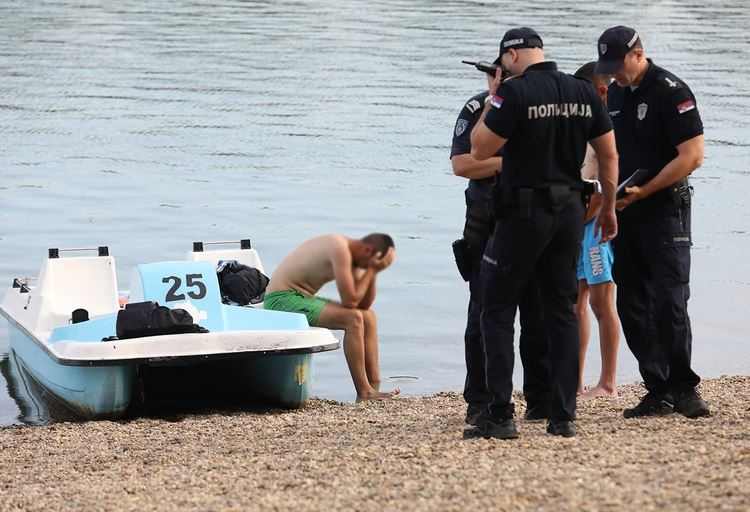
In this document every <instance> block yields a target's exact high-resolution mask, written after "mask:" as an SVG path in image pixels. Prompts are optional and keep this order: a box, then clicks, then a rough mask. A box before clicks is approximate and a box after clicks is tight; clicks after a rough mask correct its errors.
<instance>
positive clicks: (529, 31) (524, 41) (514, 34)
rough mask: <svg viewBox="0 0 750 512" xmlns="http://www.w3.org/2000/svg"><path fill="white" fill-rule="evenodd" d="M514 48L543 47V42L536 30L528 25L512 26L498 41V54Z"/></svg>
mask: <svg viewBox="0 0 750 512" xmlns="http://www.w3.org/2000/svg"><path fill="white" fill-rule="evenodd" d="M512 48H515V49H516V50H518V49H519V48H544V43H543V42H542V38H541V37H540V36H539V34H537V33H536V30H534V29H533V28H529V27H519V28H512V29H510V30H508V31H507V32H506V33H505V35H504V36H503V39H502V40H501V41H500V55H499V56H498V58H499V57H502V56H503V53H505V52H507V51H508V50H510V49H512Z"/></svg>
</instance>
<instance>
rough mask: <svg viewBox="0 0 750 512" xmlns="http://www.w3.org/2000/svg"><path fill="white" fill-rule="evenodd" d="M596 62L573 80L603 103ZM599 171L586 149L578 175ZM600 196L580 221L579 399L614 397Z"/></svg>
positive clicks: (613, 342)
mask: <svg viewBox="0 0 750 512" xmlns="http://www.w3.org/2000/svg"><path fill="white" fill-rule="evenodd" d="M595 66H596V62H589V63H588V64H585V65H584V66H582V67H581V68H580V69H579V70H578V71H576V73H575V76H577V77H579V78H585V79H587V80H589V81H591V83H592V84H593V85H594V88H595V89H596V91H597V93H598V94H599V97H601V99H602V101H603V102H604V103H605V104H606V103H607V86H608V85H609V77H607V76H603V75H597V74H595V73H594V67H595ZM598 174H599V169H598V165H597V161H596V153H594V150H593V148H592V147H591V146H590V145H589V147H588V148H587V149H586V157H585V159H584V161H583V168H582V169H581V175H582V177H583V179H586V180H591V179H596V178H598ZM601 200H602V196H601V194H598V193H596V194H593V195H592V196H591V201H590V203H589V206H588V209H587V210H586V217H585V218H584V235H583V241H582V243H581V254H580V256H579V258H578V302H577V303H576V316H577V317H578V335H579V338H580V342H581V343H580V348H579V354H578V360H579V367H578V368H579V370H578V371H579V375H578V393H579V394H582V395H583V398H594V397H600V396H608V397H616V396H617V385H616V382H615V380H616V374H617V348H618V345H619V343H620V319H619V318H618V316H617V308H616V307H615V283H614V281H613V279H612V260H613V254H612V247H611V245H610V242H604V243H602V242H601V240H600V239H599V237H598V236H597V235H596V233H595V229H594V220H595V218H596V216H597V215H598V214H599V209H600V208H601ZM589 305H591V309H592V310H593V311H594V316H595V317H596V320H597V323H598V324H599V346H600V350H601V359H602V368H601V373H600V376H599V382H598V383H597V384H596V386H594V387H593V388H590V389H585V388H584V386H583V364H584V361H585V359H586V349H587V348H588V344H589V336H590V334H591V324H590V321H589V312H588V308H589Z"/></svg>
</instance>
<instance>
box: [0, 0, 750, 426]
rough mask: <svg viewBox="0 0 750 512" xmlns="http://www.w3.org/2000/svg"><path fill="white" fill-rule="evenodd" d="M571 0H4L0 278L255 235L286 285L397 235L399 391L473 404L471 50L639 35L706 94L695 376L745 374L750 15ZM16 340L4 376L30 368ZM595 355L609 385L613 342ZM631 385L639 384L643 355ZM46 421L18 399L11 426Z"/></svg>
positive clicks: (394, 297)
mask: <svg viewBox="0 0 750 512" xmlns="http://www.w3.org/2000/svg"><path fill="white" fill-rule="evenodd" d="M569 4H572V2H571V3H568V2H533V3H531V4H526V5H523V4H519V3H518V2H505V1H502V2H456V1H445V2H437V1H417V0H408V1H395V0H394V1H383V0H374V1H370V2H364V1H361V2H360V1H357V2H345V1H341V2H339V1H335V2H334V1H331V0H320V1H309V2H289V1H274V2H263V1H248V2H239V1H234V2H232V1H212V2H208V1H184V2H171V1H170V2H167V1H163V0H152V1H127V0H125V1H121V2H108V1H103V0H100V1H75V2H74V1H71V0H58V1H26V0H23V1H20V0H18V1H12V0H6V1H4V2H2V3H1V4H0V19H2V23H0V74H1V76H2V81H0V283H7V284H10V282H11V278H12V277H15V276H28V275H36V273H37V272H38V269H39V266H40V264H41V262H42V260H43V258H44V257H45V255H46V250H47V248H48V247H78V246H96V245H105V244H106V245H109V247H110V250H111V252H112V254H113V255H114V256H115V257H116V259H117V267H118V273H119V275H120V276H124V277H127V276H128V275H129V271H130V269H131V268H132V266H133V265H135V264H136V263H142V262H149V261H158V260H165V259H176V258H181V257H183V256H184V255H185V253H186V252H187V251H188V250H189V249H190V247H191V242H192V241H193V240H225V239H239V238H243V237H250V238H251V239H252V240H253V242H254V245H255V246H256V247H257V248H258V250H259V251H260V254H261V256H262V258H263V259H264V262H265V264H266V267H267V270H269V271H272V270H273V269H274V267H275V266H276V264H277V263H278V262H279V261H280V259H281V258H282V257H283V256H284V255H285V254H286V253H287V252H288V251H290V250H291V249H292V248H294V247H295V246H296V245H297V244H299V243H300V242H301V241H303V240H304V239H306V238H308V237H311V236H313V235H317V234H320V233H326V232H341V233H345V234H350V235H352V236H360V235H363V234H366V233H368V232H371V231H374V230H377V231H385V232H389V233H391V234H393V236H394V238H395V240H396V245H397V248H398V261H397V264H396V265H395V266H394V267H393V268H392V269H389V270H388V271H387V272H385V273H384V274H382V275H381V279H380V281H379V298H378V302H377V311H378V314H379V318H380V334H381V364H382V372H383V375H384V376H386V377H388V376H399V375H408V376H415V377H418V379H416V380H413V379H410V380H405V379H394V380H401V381H402V382H400V383H399V385H400V386H401V388H402V391H403V392H404V393H405V394H427V393H433V392H436V391H439V390H459V389H461V387H462V383H463V377H464V371H465V370H464V363H463V328H464V321H465V314H464V312H465V308H466V302H467V289H466V286H465V285H464V283H463V282H462V281H461V280H460V278H459V277H458V273H457V271H456V269H455V266H454V263H453V259H452V253H451V250H450V244H451V242H452V241H453V240H454V239H456V238H458V237H459V236H460V233H461V229H462V225H463V189H464V187H465V182H464V181H463V180H462V179H460V178H457V177H454V176H453V175H452V174H451V171H450V166H449V160H448V156H449V145H450V141H451V132H452V129H453V125H454V122H455V119H456V115H457V113H458V111H459V109H460V108H461V107H462V105H463V102H464V101H465V100H466V99H467V98H469V97H470V96H471V95H473V94H475V93H476V92H478V91H480V90H481V89H482V88H483V87H484V86H485V85H486V82H485V79H484V75H482V74H480V73H478V72H476V71H475V70H473V68H470V67H468V66H465V65H463V64H461V59H483V60H492V59H494V57H495V56H496V53H497V44H498V41H499V39H500V37H501V36H502V33H503V32H504V31H505V30H506V29H507V28H509V27H511V26H519V25H529V26H532V27H534V28H536V29H537V30H538V31H539V33H540V34H541V35H542V37H543V38H544V42H545V46H546V51H547V57H548V58H549V59H551V60H556V61H557V62H558V64H559V65H560V66H561V68H562V69H563V70H568V71H570V72H573V71H574V70H575V69H576V68H577V67H578V66H579V65H580V64H582V63H584V62H586V61H588V60H591V59H592V58H594V57H595V54H596V50H595V48H596V46H595V45H596V39H597V37H598V36H599V34H600V33H601V31H602V30H603V29H604V28H606V27H608V26H611V25H615V24H620V23H622V24H627V25H632V26H635V27H636V28H638V29H639V31H640V33H641V35H642V38H643V41H644V44H645V46H646V49H647V52H648V54H649V55H650V56H651V57H652V58H653V59H654V60H655V62H657V63H658V64H660V65H663V66H665V67H666V68H668V69H670V70H671V71H673V72H674V73H676V74H677V75H678V76H680V77H681V78H683V79H684V80H686V81H687V82H688V83H689V84H690V85H691V87H692V88H693V91H694V92H695V94H696V96H697V98H698V101H699V107H700V110H701V114H702V116H703V120H704V123H705V130H706V142H707V147H706V160H705V164H704V165H703V167H702V168H701V169H700V170H699V171H697V173H696V175H695V177H694V180H693V184H694V186H695V191H696V193H695V209H694V221H693V222H694V238H695V247H694V251H693V272H692V283H693V284H692V293H693V298H692V300H691V303H690V311H691V314H692V319H693V326H694V337H695V343H694V362H695V367H696V368H697V369H698V371H699V372H700V373H701V374H702V375H704V376H706V377H710V376H717V375H720V374H738V373H745V374H746V373H748V372H750V348H748V345H747V343H746V335H745V332H746V327H745V322H744V321H743V320H744V319H745V318H746V316H747V310H748V306H749V305H750V265H748V263H747V254H748V252H750V227H749V226H750V208H749V207H750V200H749V199H748V198H749V197H750V195H749V194H748V192H747V191H748V188H750V170H749V169H748V147H749V146H750V133H749V132H748V128H747V120H748V119H750V80H749V79H750V76H748V72H747V47H748V43H750V38H749V37H748V35H747V27H748V25H750V10H749V9H748V8H747V4H746V2H745V1H744V0H727V1H712V2H698V1H658V2H640V1H624V2H619V3H618V5H617V12H612V11H611V10H610V8H609V6H610V2H584V3H581V4H580V5H579V6H575V7H571V6H569ZM121 284H122V286H126V285H127V283H126V279H124V278H121ZM326 291H327V292H328V293H329V294H331V295H335V290H334V289H333V288H328V289H326ZM7 328H8V326H7V325H6V324H5V323H4V322H2V321H0V358H2V359H3V362H2V370H3V372H2V376H0V380H3V379H5V377H6V375H8V372H9V371H12V370H13V367H12V364H11V363H12V361H9V360H8V354H9V348H8V341H7V340H8V337H7ZM590 356H591V358H590V364H589V366H588V368H587V372H586V375H587V380H588V381H589V382H593V381H595V380H596V377H597V375H598V370H599V359H598V341H597V338H596V334H595V333H594V339H592V341H591V345H590ZM314 361H315V372H314V373H315V387H314V394H315V395H317V396H321V397H325V398H333V399H337V400H352V399H353V398H354V392H353V389H352V386H351V384H350V379H349V376H348V372H347V370H346V365H345V362H344V357H343V353H342V352H341V351H337V352H334V353H327V354H322V355H318V356H315V358H314ZM517 366H519V365H517ZM517 373H518V372H517ZM516 377H518V375H517V376H516ZM619 379H620V381H621V382H632V381H635V380H638V379H639V376H638V372H637V367H636V365H635V361H634V359H633V358H632V356H631V355H630V353H629V351H628V350H627V347H625V344H624V342H623V344H622V349H621V357H620V362H619ZM6 387H7V388H8V389H9V391H7V392H6V391H5V388H6ZM48 415H49V413H48V411H46V409H45V406H44V405H43V404H40V403H33V404H29V403H26V402H24V401H23V400H21V399H20V398H19V394H18V393H17V392H16V391H14V386H3V385H0V425H8V424H14V423H20V422H28V423H40V422H42V423H43V422H45V421H47V417H48Z"/></svg>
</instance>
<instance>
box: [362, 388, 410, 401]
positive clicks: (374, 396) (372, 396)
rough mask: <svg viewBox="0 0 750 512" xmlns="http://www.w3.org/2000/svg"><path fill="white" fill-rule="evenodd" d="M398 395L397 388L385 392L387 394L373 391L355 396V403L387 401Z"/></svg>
mask: <svg viewBox="0 0 750 512" xmlns="http://www.w3.org/2000/svg"><path fill="white" fill-rule="evenodd" d="M400 393H401V390H400V389H399V388H396V389H394V390H393V391H387V392H385V391H375V390H374V389H373V390H372V391H368V392H366V393H363V394H361V395H357V402H362V401H364V400H388V399H389V398H394V397H395V396H397V395H398V394H400Z"/></svg>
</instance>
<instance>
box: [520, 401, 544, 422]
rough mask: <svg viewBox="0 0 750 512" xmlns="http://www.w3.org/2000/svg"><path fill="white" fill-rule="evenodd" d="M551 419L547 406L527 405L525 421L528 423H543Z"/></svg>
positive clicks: (542, 404)
mask: <svg viewBox="0 0 750 512" xmlns="http://www.w3.org/2000/svg"><path fill="white" fill-rule="evenodd" d="M547 418H549V407H547V404H544V403H541V404H533V403H532V404H529V403H527V404H526V412H525V413H524V415H523V419H524V420H526V421H542V420H546V419H547Z"/></svg>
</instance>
